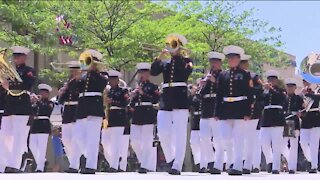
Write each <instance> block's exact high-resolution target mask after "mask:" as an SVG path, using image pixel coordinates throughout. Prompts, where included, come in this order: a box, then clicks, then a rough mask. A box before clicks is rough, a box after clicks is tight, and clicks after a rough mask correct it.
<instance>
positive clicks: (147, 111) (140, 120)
mask: <svg viewBox="0 0 320 180" xmlns="http://www.w3.org/2000/svg"><path fill="white" fill-rule="evenodd" d="M150 68H151V65H150V64H149V63H138V64H137V70H138V77H139V79H140V81H139V83H138V85H137V88H136V89H135V90H134V92H133V93H134V95H133V97H132V99H131V102H130V107H131V111H132V112H133V119H132V124H131V135H130V140H131V145H132V148H133V150H134V151H135V152H136V155H137V158H138V161H139V162H140V163H141V167H140V169H139V171H138V172H139V173H143V174H144V173H147V171H151V170H152V169H153V168H152V167H154V166H152V167H149V166H150V164H149V160H150V159H149V158H150V157H151V156H153V155H152V154H153V153H154V152H153V146H152V145H153V129H154V124H155V123H156V118H157V117H156V114H155V110H154V107H153V104H157V103H158V101H159V94H160V93H159V89H158V86H157V85H156V84H153V83H152V82H150Z"/></svg>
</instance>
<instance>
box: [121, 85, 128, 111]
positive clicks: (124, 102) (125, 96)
mask: <svg viewBox="0 0 320 180" xmlns="http://www.w3.org/2000/svg"><path fill="white" fill-rule="evenodd" d="M129 100H130V98H129V91H128V90H126V89H124V90H123V96H122V100H121V102H120V105H121V107H127V106H128V104H129Z"/></svg>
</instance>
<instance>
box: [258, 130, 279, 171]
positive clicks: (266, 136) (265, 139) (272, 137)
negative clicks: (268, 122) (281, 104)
mask: <svg viewBox="0 0 320 180" xmlns="http://www.w3.org/2000/svg"><path fill="white" fill-rule="evenodd" d="M260 138H261V143H262V151H263V153H264V154H265V156H266V159H267V156H269V155H268V154H269V153H270V152H272V170H278V171H280V162H281V150H282V147H283V127H261V130H260ZM271 146H272V147H271ZM266 154H267V155H266ZM267 162H268V161H267ZM268 163H269V162H268Z"/></svg>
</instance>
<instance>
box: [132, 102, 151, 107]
mask: <svg viewBox="0 0 320 180" xmlns="http://www.w3.org/2000/svg"><path fill="white" fill-rule="evenodd" d="M152 105H153V104H152V103H151V102H140V103H136V104H135V106H152Z"/></svg>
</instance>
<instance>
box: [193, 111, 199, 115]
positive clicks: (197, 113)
mask: <svg viewBox="0 0 320 180" xmlns="http://www.w3.org/2000/svg"><path fill="white" fill-rule="evenodd" d="M200 114H201V111H196V112H194V113H193V115H200Z"/></svg>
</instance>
